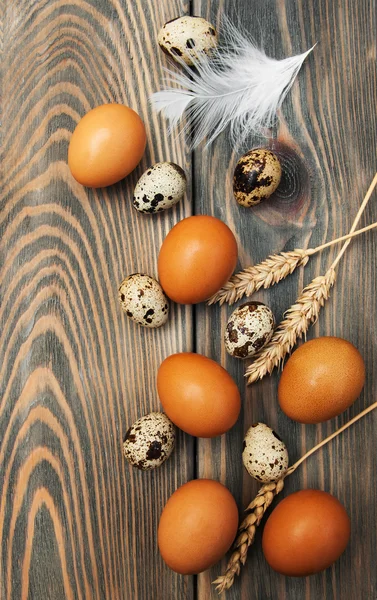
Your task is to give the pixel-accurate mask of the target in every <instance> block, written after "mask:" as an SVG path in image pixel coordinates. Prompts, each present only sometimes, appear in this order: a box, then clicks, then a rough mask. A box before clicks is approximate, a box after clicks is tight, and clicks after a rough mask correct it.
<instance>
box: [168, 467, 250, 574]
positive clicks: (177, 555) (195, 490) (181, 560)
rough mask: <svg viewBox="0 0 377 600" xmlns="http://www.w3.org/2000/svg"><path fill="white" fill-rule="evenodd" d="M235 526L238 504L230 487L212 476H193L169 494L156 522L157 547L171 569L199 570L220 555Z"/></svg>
mask: <svg viewBox="0 0 377 600" xmlns="http://www.w3.org/2000/svg"><path fill="white" fill-rule="evenodd" d="M237 527H238V510H237V505H236V502H235V500H234V498H233V496H232V494H231V493H230V492H229V490H228V489H227V488H226V487H225V486H224V485H222V484H221V483H218V482H217V481H212V480H211V479H195V480H193V481H189V482H188V483H186V484H185V485H182V486H181V487H180V488H178V490H177V491H176V492H174V494H173V495H172V496H171V497H170V498H169V500H168V502H167V504H166V506H165V508H164V510H163V512H162V515H161V518H160V523H159V526H158V547H159V549H160V553H161V556H162V558H163V559H164V561H165V562H166V564H167V565H168V566H169V567H170V568H171V569H172V570H173V571H176V572H177V573H181V574H182V575H193V574H196V573H201V572H202V571H205V570H206V569H209V568H210V567H212V566H213V565H214V564H216V563H217V562H218V561H219V560H221V559H222V558H223V556H224V555H225V554H226V552H227V551H228V550H229V548H230V546H231V545H232V543H233V540H234V538H235V536H236V533H237Z"/></svg>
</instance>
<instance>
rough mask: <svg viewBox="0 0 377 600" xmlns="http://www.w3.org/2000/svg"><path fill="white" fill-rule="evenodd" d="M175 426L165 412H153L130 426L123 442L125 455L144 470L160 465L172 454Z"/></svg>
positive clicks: (134, 464)
mask: <svg viewBox="0 0 377 600" xmlns="http://www.w3.org/2000/svg"><path fill="white" fill-rule="evenodd" d="M174 444H175V428H174V425H173V423H172V422H171V420H170V419H169V418H168V417H167V416H166V415H164V413H158V412H151V413H149V414H148V415H145V416H144V417H141V418H140V419H138V420H137V421H135V423H134V424H133V425H132V426H131V427H130V428H129V430H128V431H127V433H126V437H125V439H124V442H123V452H124V456H125V457H126V459H127V460H128V462H129V463H130V464H131V465H132V466H134V467H137V468H138V469H141V470H142V471H149V470H150V469H155V468H156V467H160V466H161V465H162V463H164V462H165V460H166V459H167V458H169V456H170V455H171V453H172V451H173V448H174Z"/></svg>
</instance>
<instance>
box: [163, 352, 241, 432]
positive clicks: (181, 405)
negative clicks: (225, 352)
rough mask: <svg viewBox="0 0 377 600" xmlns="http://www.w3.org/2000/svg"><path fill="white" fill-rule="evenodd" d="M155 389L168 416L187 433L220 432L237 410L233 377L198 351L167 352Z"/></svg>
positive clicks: (237, 400)
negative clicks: (168, 354) (169, 354)
mask: <svg viewBox="0 0 377 600" xmlns="http://www.w3.org/2000/svg"><path fill="white" fill-rule="evenodd" d="M157 389H158V395H159V397H160V400H161V404H162V406H163V407H164V411H165V413H166V414H167V416H168V417H169V419H171V420H172V421H173V423H174V424H175V425H176V426H177V427H179V428H180V429H182V430H183V431H185V432H186V433H189V434H190V435H195V436H197V437H215V436H217V435H222V434H223V433H225V432H226V431H228V430H229V429H230V428H231V427H233V425H234V424H235V422H236V421H237V419H238V415H239V414H240V410H241V398H240V392H239V390H238V387H237V385H236V383H235V381H234V380H233V379H232V377H231V376H230V375H229V373H228V372H227V371H226V370H225V369H224V368H223V367H222V366H221V365H219V364H218V363H217V362H215V361H214V360H211V359H210V358H207V357H206V356H202V355H201V354H196V353H194V352H179V353H177V354H172V355H171V356H168V358H166V359H165V360H164V361H163V362H162V363H161V365H160V368H159V370H158V374H157Z"/></svg>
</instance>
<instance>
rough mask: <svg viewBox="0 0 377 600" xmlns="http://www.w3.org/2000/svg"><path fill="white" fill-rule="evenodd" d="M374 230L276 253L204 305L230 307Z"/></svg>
mask: <svg viewBox="0 0 377 600" xmlns="http://www.w3.org/2000/svg"><path fill="white" fill-rule="evenodd" d="M376 227H377V222H376V223H372V224H371V225H368V226H367V227H363V228H362V229H358V230H357V231H355V232H353V233H349V234H347V235H343V236H342V237H340V238H337V239H335V240H332V241H331V242H326V243H325V244H321V245H320V246H317V247H316V248H307V249H300V248H296V249H295V250H291V251H289V252H280V253H279V254H271V256H269V257H268V258H266V260H264V261H263V262H261V263H258V264H257V265H253V266H251V267H246V269H244V270H243V271H240V272H239V273H236V274H235V275H233V276H232V277H231V278H230V279H229V281H227V283H226V284H225V285H224V286H223V287H222V288H221V290H219V291H218V292H217V293H216V294H214V295H213V296H211V298H210V299H209V300H208V303H207V304H209V305H210V304H215V303H216V302H218V303H219V304H220V306H222V305H223V304H224V303H225V302H227V303H228V304H230V305H231V304H234V303H235V302H237V300H240V299H241V298H243V296H252V295H253V294H254V292H257V291H258V290H260V289H261V288H264V289H265V290H266V289H267V288H269V287H271V286H273V285H275V284H276V283H279V281H281V280H282V279H285V278H286V277H287V276H288V275H292V273H293V272H294V271H295V270H296V269H297V267H301V266H303V267H304V266H305V265H306V264H307V262H308V261H309V258H310V257H311V256H313V255H314V254H317V252H320V251H321V250H324V249H325V248H329V247H330V246H333V245H334V244H339V243H340V242H343V241H346V240H349V239H351V238H353V237H355V236H357V235H360V234H361V233H365V232H366V231H370V230H371V229H375V228H376Z"/></svg>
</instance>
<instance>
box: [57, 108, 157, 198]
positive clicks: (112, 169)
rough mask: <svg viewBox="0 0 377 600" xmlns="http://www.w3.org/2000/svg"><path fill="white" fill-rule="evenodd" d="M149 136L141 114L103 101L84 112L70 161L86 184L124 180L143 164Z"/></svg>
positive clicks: (79, 177)
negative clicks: (141, 162) (141, 161)
mask: <svg viewBox="0 0 377 600" xmlns="http://www.w3.org/2000/svg"><path fill="white" fill-rule="evenodd" d="M146 141H147V137H146V132H145V127H144V123H143V121H142V120H141V119H140V117H139V115H138V114H137V113H136V112H135V111H134V110H132V109H131V108H129V107H128V106H123V105H122V104H102V105H101V106H97V107H96V108H93V109H92V110H90V111H89V112H88V113H87V114H86V115H84V116H83V118H82V119H81V121H80V122H79V123H78V124H77V126H76V129H75V130H74V132H73V134H72V137H71V141H70V143H69V148H68V165H69V168H70V170H71V173H72V175H73V177H74V178H75V179H76V180H77V181H78V182H79V183H81V184H82V185H85V186H87V187H93V188H99V187H105V186H107V185H112V184H113V183H116V182H117V181H120V180H121V179H123V178H124V177H126V175H128V174H129V173H131V171H133V170H134V168H135V167H136V165H138V164H139V162H140V160H141V158H142V156H143V154H144V150H145V145H146Z"/></svg>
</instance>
